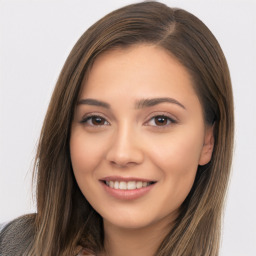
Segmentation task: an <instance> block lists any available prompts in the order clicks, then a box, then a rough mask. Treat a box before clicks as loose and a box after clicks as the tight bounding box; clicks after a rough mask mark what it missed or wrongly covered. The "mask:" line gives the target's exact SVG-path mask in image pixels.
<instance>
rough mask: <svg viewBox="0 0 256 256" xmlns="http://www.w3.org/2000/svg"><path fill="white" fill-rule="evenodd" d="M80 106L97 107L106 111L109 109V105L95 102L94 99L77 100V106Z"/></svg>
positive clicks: (98, 101)
mask: <svg viewBox="0 0 256 256" xmlns="http://www.w3.org/2000/svg"><path fill="white" fill-rule="evenodd" d="M81 104H85V105H92V106H98V107H103V108H107V109H109V108H110V105H109V104H108V103H106V102H103V101H100V100H95V99H82V100H79V101H78V103H77V105H81Z"/></svg>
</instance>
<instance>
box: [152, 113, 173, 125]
mask: <svg viewBox="0 0 256 256" xmlns="http://www.w3.org/2000/svg"><path fill="white" fill-rule="evenodd" d="M175 123H177V122H176V121H175V120H174V119H172V118H171V117H168V116H165V115H158V116H153V117H152V118H151V119H150V120H149V121H148V122H147V125H149V126H156V127H161V126H163V127H165V126H169V125H171V124H175Z"/></svg>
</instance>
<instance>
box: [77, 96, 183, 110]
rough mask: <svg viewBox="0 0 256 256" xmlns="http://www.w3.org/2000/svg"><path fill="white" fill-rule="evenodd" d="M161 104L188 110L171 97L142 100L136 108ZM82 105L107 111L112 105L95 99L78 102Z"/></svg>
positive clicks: (137, 103) (136, 104)
mask: <svg viewBox="0 0 256 256" xmlns="http://www.w3.org/2000/svg"><path fill="white" fill-rule="evenodd" d="M160 103H172V104H176V105H178V106H180V107H182V108H183V109H186V108H185V106H184V105H183V104H181V103H180V102H179V101H177V100H175V99H173V98H169V97H164V98H152V99H141V100H138V101H136V103H135V108H136V109H141V108H146V107H153V106H155V105H158V104H160ZM81 104H85V105H91V106H98V107H103V108H107V109H110V108H111V107H110V104H108V103H106V102H104V101H100V100H95V99H81V100H79V101H78V103H77V105H81Z"/></svg>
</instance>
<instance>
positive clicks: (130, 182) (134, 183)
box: [127, 181, 136, 189]
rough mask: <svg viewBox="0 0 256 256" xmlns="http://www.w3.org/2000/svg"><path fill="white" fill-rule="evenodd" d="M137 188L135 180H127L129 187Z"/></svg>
mask: <svg viewBox="0 0 256 256" xmlns="http://www.w3.org/2000/svg"><path fill="white" fill-rule="evenodd" d="M135 188H136V182H135V181H128V182H127V189H135Z"/></svg>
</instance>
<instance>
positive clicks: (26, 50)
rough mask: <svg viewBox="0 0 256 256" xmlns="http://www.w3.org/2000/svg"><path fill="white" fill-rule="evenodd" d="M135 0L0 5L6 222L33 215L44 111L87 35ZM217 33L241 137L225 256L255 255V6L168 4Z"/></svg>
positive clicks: (0, 154) (0, 200)
mask: <svg viewBox="0 0 256 256" xmlns="http://www.w3.org/2000/svg"><path fill="white" fill-rule="evenodd" d="M134 2H137V1H133V0H123V1H118V0H109V1H103V0H102V1H99V0H93V1H92V0H91V1H87V0H80V1H78V0H75V1H74V0H73V1H71V0H70V1H63V0H62V1H56V0H55V1H53V0H51V1H50V0H48V1H47V0H40V1H39V0H27V1H25V0H17V1H14V0H5V1H0V33H1V34H0V85H1V86H0V223H1V222H6V221H9V220H12V219H13V218H15V217H17V216H20V215H22V214H24V213H28V212H31V211H34V209H35V207H34V204H33V200H32V197H31V191H32V190H31V169H32V165H33V158H34V154H35V148H36V143H37V139H38V137H39V132H40V128H41V125H42V122H43V118H44V115H45V112H46V108H47V105H48V102H49V99H50V96H51V93H52V90H53V87H54V85H55V82H56V80H57V77H58V74H59V72H60V70H61V67H62V65H63V64H64V61H65V59H66V57H67V55H68V53H69V52H70V50H71V48H72V46H73V45H74V44H75V42H76V41H77V39H78V38H79V37H80V36H81V34H82V33H83V32H84V31H85V30H86V29H87V28H88V27H89V26H90V25H92V24H93V23H94V22H95V21H97V20H98V19H99V18H101V17H102V16H103V15H105V14H107V13H108V12H110V11H112V10H114V9H116V8H118V7H121V6H123V5H126V4H130V3H134ZM162 2H164V3H166V4H168V5H169V6H172V7H181V8H184V9H186V10H188V11H190V12H192V13H193V14H195V15H196V16H198V17H199V18H200V19H202V20H203V21H204V23H205V24H206V25H207V26H208V27H209V28H210V29H211V31H212V32H213V33H214V35H215V36H216V37H217V39H218V41H219V43H220V44H221V46H222V48H223V51H224V53H225V55H226V58H227V60H228V63H229V67H230V71H231V76H232V81H233V88H234V98H235V114H236V139H235V154H234V163H233V174H232V180H231V183H230V188H229V195H228V198H227V204H226V214H225V219H224V230H223V231H224V232H223V240H222V247H221V255H222V256H253V255H256V217H255V216H256V206H255V205H256V199H255V196H256V185H255V181H256V168H255V158H256V136H255V133H256V101H255V94H256V89H255V88H256V86H255V73H256V15H255V13H256V1H255V0H250V1H249V0H247V1H246V0H245V1H244V0H240V1H238V0H230V1H229V0H222V1H221V0H215V1H210V0H180V1H177V0H176V1H171V0H166V1H162Z"/></svg>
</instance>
